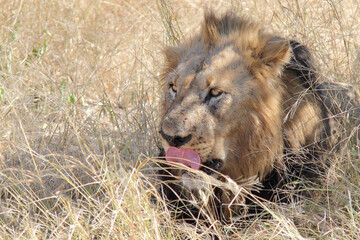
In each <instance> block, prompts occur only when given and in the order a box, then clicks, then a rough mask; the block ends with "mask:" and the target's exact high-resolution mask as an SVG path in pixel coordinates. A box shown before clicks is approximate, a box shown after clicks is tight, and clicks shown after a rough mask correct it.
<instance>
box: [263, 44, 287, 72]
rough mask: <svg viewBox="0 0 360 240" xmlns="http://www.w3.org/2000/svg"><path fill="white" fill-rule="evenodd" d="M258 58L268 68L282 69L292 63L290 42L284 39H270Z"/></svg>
mask: <svg viewBox="0 0 360 240" xmlns="http://www.w3.org/2000/svg"><path fill="white" fill-rule="evenodd" d="M258 57H259V58H260V61H261V62H263V63H264V64H265V65H267V66H270V67H273V68H276V69H277V70H278V69H280V68H282V67H283V66H284V65H285V64H287V63H289V61H290V57H291V51H290V44H289V41H287V40H285V39H283V38H274V39H270V40H269V41H267V42H266V44H265V46H263V47H262V48H261V49H260V51H259V53H258Z"/></svg>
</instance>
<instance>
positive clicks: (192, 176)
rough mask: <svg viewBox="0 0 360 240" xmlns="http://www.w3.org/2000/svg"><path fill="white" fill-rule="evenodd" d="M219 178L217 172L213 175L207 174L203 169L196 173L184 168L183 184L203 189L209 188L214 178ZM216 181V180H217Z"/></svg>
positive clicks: (191, 187)
mask: <svg viewBox="0 0 360 240" xmlns="http://www.w3.org/2000/svg"><path fill="white" fill-rule="evenodd" d="M217 178H218V174H217V173H212V174H211V175H208V174H206V173H205V172H203V171H196V173H193V172H189V171H186V170H184V171H183V173H182V177H181V180H182V184H183V186H184V187H185V188H186V189H188V190H190V191H193V190H203V189H208V188H209V186H210V185H212V184H211V183H212V182H213V181H212V180H215V179H217ZM215 181H216V180H215Z"/></svg>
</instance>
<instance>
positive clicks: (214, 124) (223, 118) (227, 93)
mask: <svg viewBox="0 0 360 240" xmlns="http://www.w3.org/2000/svg"><path fill="white" fill-rule="evenodd" d="M198 47H199V46H194V48H195V49H196V51H197V52H196V53H193V52H191V51H190V52H188V53H187V54H186V55H185V56H184V57H183V58H182V60H181V62H179V64H178V65H177V66H176V68H175V69H173V70H172V71H171V72H170V73H169V74H168V76H167V79H166V80H167V82H166V87H165V111H164V112H165V114H164V116H163V118H162V121H161V137H162V143H163V146H164V148H165V150H167V149H168V148H169V147H170V146H175V147H181V148H189V149H193V150H194V151H196V152H197V153H198V154H199V156H200V158H201V162H202V163H204V162H206V161H209V160H213V159H220V160H221V161H224V160H225V159H226V155H227V151H228V149H229V148H228V146H227V141H226V140H225V139H226V137H227V136H228V135H229V131H231V130H232V128H233V126H236V125H237V121H238V120H239V117H241V112H239V109H237V108H234V106H238V105H240V104H246V100H247V99H246V96H249V95H250V93H251V91H252V89H251V84H249V82H250V81H251V80H252V77H251V75H250V73H249V71H248V70H247V69H246V68H245V67H244V64H243V63H242V62H243V61H244V60H243V57H242V56H241V55H240V53H239V52H238V50H237V49H236V47H235V46H234V45H225V46H222V47H220V48H217V49H214V50H213V51H212V52H211V53H210V54H209V53H208V52H207V51H206V49H202V51H200V52H199V49H198Z"/></svg>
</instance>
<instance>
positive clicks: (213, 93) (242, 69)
mask: <svg viewBox="0 0 360 240" xmlns="http://www.w3.org/2000/svg"><path fill="white" fill-rule="evenodd" d="M213 18H214V16H208V17H205V24H204V26H203V30H202V34H201V35H200V36H197V37H195V38H193V39H192V41H190V42H189V43H187V44H184V45H182V46H180V47H175V48H168V49H167V50H166V51H165V55H166V57H167V66H166V68H165V71H164V74H163V79H164V81H165V83H164V86H165V87H164V102H163V111H162V119H161V124H160V135H161V139H162V144H163V147H164V148H165V151H166V150H168V149H169V148H170V147H177V148H180V149H191V150H193V151H194V152H196V153H194V154H193V153H191V154H192V155H191V154H190V155H191V157H189V161H195V160H192V159H191V158H194V159H196V158H197V157H196V156H194V155H196V154H197V155H198V156H199V157H200V161H201V163H202V164H203V165H205V166H208V167H210V168H212V169H214V170H216V171H219V172H221V173H223V174H225V175H228V176H230V177H231V178H233V179H240V178H246V177H250V176H253V175H258V176H259V177H260V178H261V177H262V176H263V175H264V174H265V173H266V171H268V169H270V167H271V165H272V163H273V162H274V155H276V154H278V153H279V152H280V151H281V149H280V147H279V146H280V145H282V142H281V141H282V138H281V124H282V123H281V117H280V115H281V113H280V112H279V111H280V108H281V107H280V104H281V103H280V102H281V84H279V81H278V80H277V78H278V77H279V76H280V73H281V69H282V67H283V66H284V64H286V62H287V61H288V59H289V56H290V52H289V46H288V44H287V42H285V41H284V40H282V39H279V38H275V37H273V36H271V35H266V34H264V33H262V32H261V31H260V30H259V29H258V28H257V26H253V25H251V24H248V25H244V26H241V24H240V26H241V27H243V28H239V29H238V28H237V27H235V26H234V29H232V30H233V31H234V34H230V33H229V32H224V33H222V32H221V31H222V29H221V27H222V26H225V24H219V23H218V22H216V21H218V20H216V19H215V20H214V19H213ZM225 20H226V19H225ZM225 20H224V21H225ZM239 36H241V37H239ZM274 92H277V93H276V94H274ZM270 94H271V98H270V97H269V96H270ZM264 126H265V127H264ZM263 135H264V136H263ZM268 149H272V150H271V151H268ZM171 151H172V150H171ZM179 151H180V153H178V154H177V155H176V154H175V155H172V156H171V157H179V158H181V156H183V154H185V152H181V150H179ZM265 151H267V152H268V153H265V154H264V152H265ZM259 154H261V157H259ZM202 170H204V171H205V172H206V173H208V174H212V175H215V174H214V172H213V171H206V169H204V168H203V169H202Z"/></svg>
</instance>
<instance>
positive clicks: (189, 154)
mask: <svg viewBox="0 0 360 240" xmlns="http://www.w3.org/2000/svg"><path fill="white" fill-rule="evenodd" d="M165 158H166V161H169V162H177V163H182V164H184V165H185V166H188V167H190V168H192V169H195V170H199V169H200V162H201V160H200V156H199V154H198V153H197V152H195V151H194V150H192V149H189V148H176V147H169V148H168V150H167V151H166V155H165Z"/></svg>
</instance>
